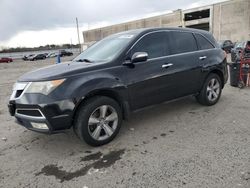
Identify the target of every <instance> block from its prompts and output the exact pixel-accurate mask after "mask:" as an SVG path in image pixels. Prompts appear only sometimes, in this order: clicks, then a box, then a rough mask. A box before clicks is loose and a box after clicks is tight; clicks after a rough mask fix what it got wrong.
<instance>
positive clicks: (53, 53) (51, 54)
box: [46, 52, 58, 58]
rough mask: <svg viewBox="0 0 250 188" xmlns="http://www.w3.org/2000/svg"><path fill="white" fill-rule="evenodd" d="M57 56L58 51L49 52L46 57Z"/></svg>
mask: <svg viewBox="0 0 250 188" xmlns="http://www.w3.org/2000/svg"><path fill="white" fill-rule="evenodd" d="M57 56H58V53H56V52H52V53H49V54H48V55H47V56H46V57H47V58H52V57H57Z"/></svg>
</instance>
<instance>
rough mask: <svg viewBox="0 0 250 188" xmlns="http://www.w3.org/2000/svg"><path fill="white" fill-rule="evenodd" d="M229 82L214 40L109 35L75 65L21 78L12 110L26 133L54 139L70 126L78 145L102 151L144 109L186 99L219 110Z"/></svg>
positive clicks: (142, 32)
mask: <svg viewBox="0 0 250 188" xmlns="http://www.w3.org/2000/svg"><path fill="white" fill-rule="evenodd" d="M227 79H228V73H227V62H226V55H225V52H223V50H222V49H221V48H220V47H219V46H218V44H217V42H216V41H215V39H214V37H213V36H212V34H211V33H209V32H207V31H202V30H196V29H184V28H150V29H138V30H131V31H126V32H122V33H118V34H114V35H111V36H108V37H106V38H104V39H103V40H101V41H99V42H96V43H95V44H94V45H92V46H91V47H89V48H88V49H87V50H85V51H84V52H82V53H81V54H80V55H79V56H78V57H76V58H75V59H74V60H72V61H71V62H66V63H61V64H57V65H52V66H49V67H46V68H42V69H38V70H36V71H32V72H29V73H27V74H24V75H23V76H21V77H20V78H19V79H18V81H17V82H16V83H15V85H14V87H13V93H12V95H11V98H10V101H9V104H8V106H9V111H10V114H11V115H12V116H15V118H16V121H17V122H18V123H19V124H21V125H22V126H24V127H26V128H27V129H30V130H33V131H37V132H42V133H57V132H60V131H62V130H65V129H70V128H71V127H73V129H74V131H75V133H76V135H77V136H78V137H79V138H80V139H82V140H84V141H86V142H87V143H88V144H90V145H92V146H100V145H103V144H106V143H108V142H110V141H111V140H112V139H113V138H114V137H115V136H116V135H117V133H118V132H119V129H120V127H121V124H122V120H123V119H127V118H128V117H129V114H130V113H131V112H133V111H135V110H138V109H141V108H143V107H146V106H149V105H154V104H158V103H162V102H164V101H169V100H173V99H176V98H180V97H183V96H187V95H194V96H195V97H196V99H197V101H198V102H199V103H201V104H203V105H208V106H211V105H214V104H216V103H217V102H218V100H219V99H220V96H221V92H222V89H223V87H224V84H225V83H226V81H227Z"/></svg>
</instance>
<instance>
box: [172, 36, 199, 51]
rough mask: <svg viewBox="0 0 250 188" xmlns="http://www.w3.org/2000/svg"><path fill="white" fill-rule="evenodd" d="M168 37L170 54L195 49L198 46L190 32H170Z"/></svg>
mask: <svg viewBox="0 0 250 188" xmlns="http://www.w3.org/2000/svg"><path fill="white" fill-rule="evenodd" d="M171 35H172V36H171V38H170V43H171V45H170V46H171V52H172V54H180V53H187V52H193V51H197V50H198V47H197V44H196V41H195V38H194V36H193V34H192V33H188V32H172V33H171Z"/></svg>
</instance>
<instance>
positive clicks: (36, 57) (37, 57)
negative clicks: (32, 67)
mask: <svg viewBox="0 0 250 188" xmlns="http://www.w3.org/2000/svg"><path fill="white" fill-rule="evenodd" d="M28 59H29V60H30V61H36V60H43V59H46V55H45V54H37V55H33V56H31V57H30V58H28Z"/></svg>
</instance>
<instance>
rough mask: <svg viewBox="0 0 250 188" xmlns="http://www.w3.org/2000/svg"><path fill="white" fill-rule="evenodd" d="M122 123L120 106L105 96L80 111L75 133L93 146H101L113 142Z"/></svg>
mask: <svg viewBox="0 0 250 188" xmlns="http://www.w3.org/2000/svg"><path fill="white" fill-rule="evenodd" d="M121 123H122V113H121V108H120V106H119V104H118V103H117V102H116V101H115V100H113V99H111V98H109V97H104V96H97V97H93V98H91V99H89V100H88V101H86V102H85V103H84V104H83V105H82V107H81V108H80V109H79V111H78V114H77V117H76V122H75V124H74V131H75V133H76V134H77V136H78V137H79V138H80V139H81V140H84V141H85V142H86V143H87V144H89V145H91V146H100V145H104V144H107V143H109V142H110V141H112V140H113V139H114V138H115V136H116V135H117V134H118V132H119V130H120V127H121Z"/></svg>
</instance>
